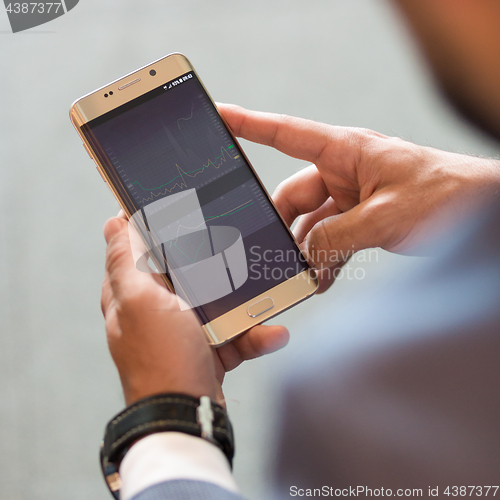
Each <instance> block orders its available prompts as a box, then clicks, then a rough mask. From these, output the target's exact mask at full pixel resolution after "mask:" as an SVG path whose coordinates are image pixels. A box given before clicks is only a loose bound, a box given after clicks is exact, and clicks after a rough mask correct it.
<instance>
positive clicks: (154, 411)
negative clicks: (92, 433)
mask: <svg viewBox="0 0 500 500" xmlns="http://www.w3.org/2000/svg"><path fill="white" fill-rule="evenodd" d="M165 431H174V432H183V433H185V434H190V435H192V436H198V437H200V438H203V439H206V440H208V441H210V442H211V443H213V444H214V445H216V446H218V447H219V448H220V449H221V450H222V452H223V453H224V454H225V456H226V457H227V460H228V462H229V464H230V466H231V467H232V461H233V456H234V437H233V429H232V426H231V422H230V420H229V417H228V415H227V412H226V410H225V409H224V408H223V407H222V406H220V405H218V404H217V403H213V402H211V401H210V400H209V398H208V397H206V396H205V397H202V398H201V400H200V399H197V398H194V397H192V396H187V395H184V394H158V395H155V396H150V397H147V398H144V399H141V400H139V401H137V402H135V403H134V404H132V405H130V406H128V407H127V408H125V409H124V410H123V411H121V412H120V413H118V415H116V416H115V417H114V418H113V419H111V420H110V421H109V423H108V424H107V426H106V432H105V435H104V440H103V443H102V446H101V466H102V471H103V474H104V477H105V479H106V483H107V484H108V487H109V488H110V491H111V493H112V494H113V496H114V497H115V498H117V499H119V489H120V487H121V481H120V477H119V474H118V470H119V467H120V463H121V461H122V460H123V458H124V456H125V454H126V453H127V451H128V449H129V448H130V447H131V446H132V445H133V444H134V443H135V442H136V441H137V440H138V439H141V438H142V437H145V436H147V435H149V434H153V433H156V432H165Z"/></svg>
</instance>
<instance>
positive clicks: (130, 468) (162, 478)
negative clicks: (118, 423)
mask: <svg viewBox="0 0 500 500" xmlns="http://www.w3.org/2000/svg"><path fill="white" fill-rule="evenodd" d="M120 476H121V479H122V487H121V492H120V497H121V500H131V499H134V500H160V499H164V498H169V499H170V498H176V499H177V498H178V499H190V500H191V499H193V500H194V499H196V498H203V499H206V500H209V499H212V498H213V499H214V500H215V499H218V500H226V499H227V500H241V499H242V497H241V496H240V495H239V494H238V487H237V485H236V482H235V481H234V478H233V476H232V474H231V470H230V467H229V463H228V461H227V459H226V457H225V455H224V454H223V453H222V451H221V450H220V449H219V448H217V447H216V446H215V445H213V444H211V443H209V442H207V441H205V440H203V439H200V438H199V437H195V436H189V435H187V434H183V433H179V432H161V433H157V434H152V435H150V436H147V437H145V438H143V439H141V440H140V441H138V442H137V443H135V444H134V445H133V446H132V448H131V449H130V450H129V451H128V453H127V454H126V455H125V458H124V459H123V462H122V463H121V466H120Z"/></svg>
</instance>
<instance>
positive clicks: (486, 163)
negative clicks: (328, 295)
mask: <svg viewBox="0 0 500 500" xmlns="http://www.w3.org/2000/svg"><path fill="white" fill-rule="evenodd" d="M219 110H220V111H221V113H222V114H223V115H224V118H225V119H226V120H227V122H228V124H229V126H230V127H231V129H232V130H233V132H234V134H235V135H236V136H239V137H243V138H244V139H248V140H250V141H254V142H258V143H261V144H266V145H268V146H273V147H275V148H276V149H278V150H279V151H281V152H283V153H286V154H288V155H290V156H293V157H294V158H299V159H302V160H307V161H310V162H313V163H314V164H313V165H311V166H309V167H307V168H305V169H304V170H302V171H300V172H298V173H297V174H295V175H293V176H292V177H290V178H289V179H287V180H286V181H284V182H283V183H282V184H280V185H279V186H278V188H277V189H276V191H275V193H274V201H275V203H276V206H277V207H278V210H279V211H280V213H281V215H282V217H283V218H284V220H285V222H286V223H287V224H289V225H291V224H292V223H293V221H294V220H295V219H296V218H297V217H298V216H299V215H303V214H305V215H303V216H302V217H301V219H300V220H299V222H298V224H297V226H296V228H295V231H294V232H295V236H296V238H297V240H298V241H299V243H301V247H302V249H303V250H304V251H305V252H306V254H307V255H308V257H309V259H310V260H311V261H312V262H313V263H314V264H315V265H316V266H317V267H318V268H322V267H326V268H328V267H332V266H340V265H342V264H343V263H344V262H345V261H346V260H347V259H348V258H349V257H350V256H351V255H352V254H353V253H354V252H355V251H358V250H362V249H365V248H373V247H381V248H383V249H385V250H389V251H391V252H398V253H405V252H408V251H410V250H411V248H412V247H414V246H415V244H416V243H417V241H418V240H419V239H420V237H421V236H422V235H423V234H426V233H428V231H429V226H427V227H426V225H425V223H427V222H429V221H430V220H431V219H432V218H433V216H434V215H435V214H436V213H437V212H438V211H439V209H441V208H443V207H445V206H449V205H450V204H451V207H452V209H453V212H454V213H455V215H458V216H459V217H460V216H464V217H465V216H466V215H467V214H468V213H469V212H470V211H471V209H473V208H474V207H475V206H477V205H479V204H480V203H481V202H482V201H485V200H486V199H488V198H489V196H491V194H493V193H494V192H495V191H496V190H497V189H498V183H499V181H500V162H498V161H495V160H489V159H480V158H474V157H469V156H465V155H459V154H454V153H448V152H444V151H439V150H437V149H433V148H428V147H422V146H417V145H415V144H412V143H410V142H406V141H403V140H401V139H398V138H394V137H386V136H384V135H382V134H379V133H377V132H373V131H371V130H365V129H359V128H345V127H335V126H331V125H326V124H322V123H316V122H313V121H310V120H303V119H299V118H292V117H289V116H284V115H275V114H271V113H260V112H254V111H248V110H245V109H243V108H240V107H238V106H233V105H227V104H221V105H220V106H219ZM457 212H458V214H457ZM330 271H331V269H330ZM333 276H334V273H332V272H329V273H325V272H323V273H322V272H321V271H320V290H319V291H320V292H321V291H324V290H326V289H327V288H328V287H329V286H330V285H331V283H332V282H333Z"/></svg>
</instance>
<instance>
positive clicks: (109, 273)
mask: <svg viewBox="0 0 500 500" xmlns="http://www.w3.org/2000/svg"><path fill="white" fill-rule="evenodd" d="M104 235H105V238H106V241H107V243H108V247H107V252H106V275H105V278H104V283H103V288H102V299H101V305H102V311H103V314H104V317H105V320H106V332H107V338H108V344H109V350H110V352H111V356H112V357H113V360H114V362H115V364H116V366H117V368H118V372H119V374H120V379H121V383H122V386H123V392H124V395H125V401H126V403H127V404H131V403H133V402H134V401H137V400H138V399H141V398H143V397H146V396H151V395H153V394H159V393H164V392H178V393H183V394H188V395H191V396H194V397H197V398H198V397H200V396H203V395H207V396H210V398H211V399H212V400H213V401H217V402H219V403H223V395H222V390H221V384H222V381H223V378H224V373H225V372H226V371H229V370H232V369H233V368H235V367H236V366H238V365H239V364H240V363H241V362H242V361H244V360H246V359H251V358H255V357H258V356H262V355H263V354H267V353H270V352H273V351H276V350H278V349H280V348H281V347H283V346H284V345H286V343H287V342H288V332H287V330H286V329H285V328H284V327H282V326H262V325H259V326H256V327H254V328H252V329H251V330H249V331H248V332H246V333H245V334H244V335H242V336H240V337H238V338H237V339H235V340H234V341H233V342H231V343H230V344H226V345H224V346H222V347H220V348H218V349H214V348H211V347H210V346H209V345H208V343H207V340H206V338H205V336H204V334H203V331H202V329H201V327H200V324H199V322H198V319H197V318H196V316H195V314H194V312H193V311H192V310H186V311H181V310H180V308H179V305H178V301H177V298H176V297H175V295H174V294H172V293H170V292H169V291H168V290H167V288H166V287H165V286H164V285H163V284H162V282H161V280H160V279H159V276H157V275H156V276H155V275H153V274H148V273H143V272H140V271H138V270H137V269H136V267H135V265H134V261H133V258H132V253H131V249H130V242H129V233H128V228H127V222H126V220H125V219H124V218H123V217H118V218H112V219H110V220H109V221H107V223H106V225H105V227H104Z"/></svg>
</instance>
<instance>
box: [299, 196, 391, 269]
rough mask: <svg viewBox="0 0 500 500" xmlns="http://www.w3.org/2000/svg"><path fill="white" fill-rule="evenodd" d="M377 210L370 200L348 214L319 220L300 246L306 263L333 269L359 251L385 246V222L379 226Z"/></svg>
mask: <svg viewBox="0 0 500 500" xmlns="http://www.w3.org/2000/svg"><path fill="white" fill-rule="evenodd" d="M380 206H381V205H380V204H379V203H378V202H377V201H375V200H374V199H373V198H371V199H370V200H367V201H365V202H363V203H360V204H359V205H356V206H355V207H354V208H352V209H350V210H348V211H347V212H344V213H341V214H337V215H332V216H330V217H326V218H324V219H322V220H320V221H319V222H318V223H316V224H315V225H314V226H313V228H312V229H311V230H310V231H309V233H308V234H307V235H306V237H305V240H304V242H303V243H302V244H301V245H300V246H301V248H302V250H303V251H304V252H305V253H306V255H307V258H308V260H309V261H310V262H312V263H313V264H314V265H315V266H316V267H317V268H318V269H319V268H323V267H332V266H334V265H336V264H338V263H339V262H345V261H347V260H348V259H349V258H350V257H352V255H353V254H354V253H355V252H357V251H359V250H364V249H365V248H374V247H383V246H385V244H386V240H387V238H386V236H387V235H386V231H384V230H383V229H384V227H387V221H386V225H385V226H383V225H382V224H381V222H383V220H382V219H381V218H380V217H381V209H380ZM389 226H390V224H389Z"/></svg>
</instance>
